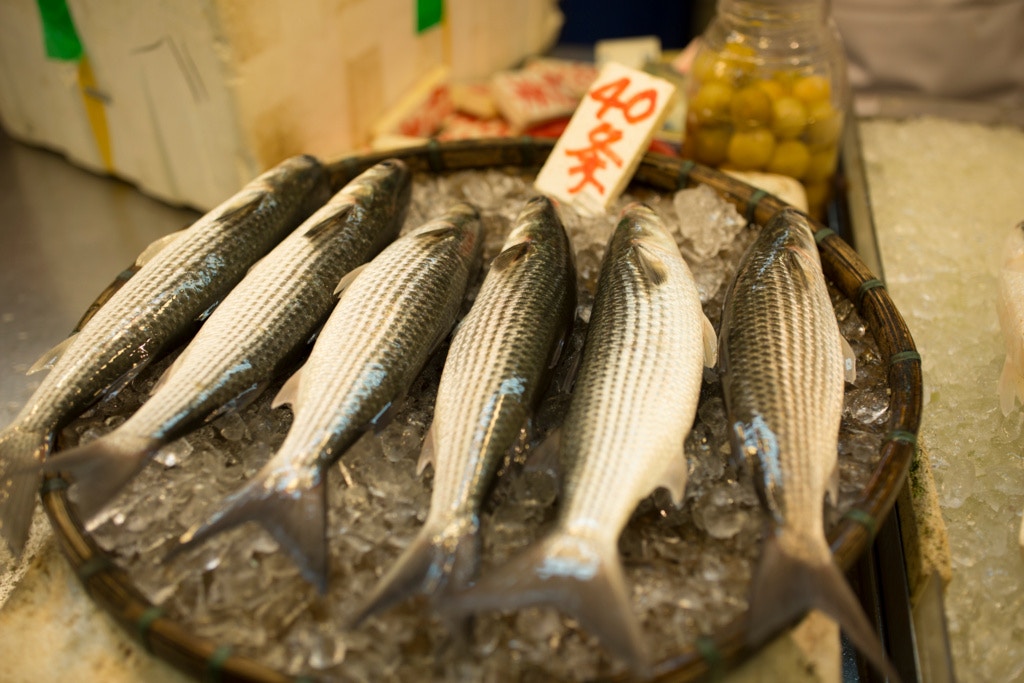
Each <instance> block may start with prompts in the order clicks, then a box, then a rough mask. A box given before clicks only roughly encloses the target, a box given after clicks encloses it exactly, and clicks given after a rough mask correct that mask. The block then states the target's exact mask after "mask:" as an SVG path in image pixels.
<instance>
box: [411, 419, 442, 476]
mask: <svg viewBox="0 0 1024 683" xmlns="http://www.w3.org/2000/svg"><path fill="white" fill-rule="evenodd" d="M436 462H437V455H436V452H435V449H434V425H433V424H431V425H430V428H429V429H428V430H427V435H426V436H425V437H423V447H422V448H421V449H420V459H419V460H417V461H416V475H417V476H420V475H422V474H423V471H424V470H425V469H427V465H431V466H434V467H435V468H436V465H435V463H436Z"/></svg>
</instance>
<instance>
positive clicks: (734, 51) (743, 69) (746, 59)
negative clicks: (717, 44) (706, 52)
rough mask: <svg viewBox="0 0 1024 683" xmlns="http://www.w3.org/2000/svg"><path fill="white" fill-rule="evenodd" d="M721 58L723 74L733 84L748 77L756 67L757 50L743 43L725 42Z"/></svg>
mask: <svg viewBox="0 0 1024 683" xmlns="http://www.w3.org/2000/svg"><path fill="white" fill-rule="evenodd" d="M721 59H722V61H723V62H725V75H726V76H727V77H728V78H729V79H730V80H731V81H732V83H733V84H734V85H737V84H739V83H741V82H743V81H744V80H746V79H748V78H749V77H750V76H752V75H753V73H754V71H755V70H756V69H757V61H756V60H757V50H755V49H754V48H753V47H751V46H750V45H744V44H743V43H735V42H732V43H726V44H725V47H724V48H722V54H721Z"/></svg>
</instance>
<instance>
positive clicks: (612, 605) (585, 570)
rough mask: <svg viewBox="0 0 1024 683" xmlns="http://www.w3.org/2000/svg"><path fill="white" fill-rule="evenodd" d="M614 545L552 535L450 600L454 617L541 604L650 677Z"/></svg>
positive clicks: (641, 639)
mask: <svg viewBox="0 0 1024 683" xmlns="http://www.w3.org/2000/svg"><path fill="white" fill-rule="evenodd" d="M617 552H618V548H617V546H616V545H615V544H614V543H610V544H609V543H600V542H597V541H594V540H593V539H587V538H579V537H576V536H570V535H566V534H553V535H550V536H548V537H546V538H544V539H542V540H541V541H540V542H538V543H536V544H534V545H533V546H531V547H529V548H527V549H526V550H525V551H524V552H523V553H522V554H521V555H519V556H518V557H515V558H513V559H512V560H511V561H509V562H506V563H505V564H503V565H502V566H500V567H498V568H496V569H495V571H494V572H493V573H491V574H485V575H484V576H483V577H482V578H481V579H480V581H478V582H477V583H476V584H475V585H473V586H472V587H471V588H469V589H467V590H465V591H463V592H462V593H461V594H458V595H456V596H454V597H453V598H452V599H451V601H450V604H451V608H452V610H453V611H455V612H469V611H480V610H485V609H512V608H520V607H526V606H529V605H537V604H546V605H551V606H553V607H556V608H557V609H559V610H560V611H561V612H563V613H564V614H566V615H568V616H572V617H573V618H576V619H578V620H579V622H580V624H582V626H583V627H584V628H585V629H586V630H587V631H589V632H590V633H592V634H594V635H595V636H597V638H598V639H599V640H600V641H601V642H602V643H603V644H604V646H605V647H606V648H608V650H609V651H611V652H612V653H614V654H615V655H616V656H618V657H620V658H621V659H622V660H624V661H625V662H626V663H628V664H629V666H630V668H631V669H632V671H633V672H634V673H635V674H636V675H638V676H641V677H643V678H647V677H649V675H650V673H651V665H650V661H649V659H648V655H647V652H646V648H645V646H644V636H643V633H642V631H641V629H640V625H639V623H638V622H637V620H636V618H635V616H634V615H633V608H632V604H631V603H630V598H629V592H628V590H627V587H626V580H625V575H624V574H623V572H622V565H621V564H620V563H619V558H618V555H617Z"/></svg>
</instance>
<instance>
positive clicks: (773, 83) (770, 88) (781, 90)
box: [754, 78, 787, 102]
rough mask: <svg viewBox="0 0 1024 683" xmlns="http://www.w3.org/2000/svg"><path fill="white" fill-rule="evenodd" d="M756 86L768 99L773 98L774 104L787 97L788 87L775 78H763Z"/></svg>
mask: <svg viewBox="0 0 1024 683" xmlns="http://www.w3.org/2000/svg"><path fill="white" fill-rule="evenodd" d="M754 85H755V86H756V87H758V88H760V89H761V90H763V91H764V92H765V93H766V94H767V95H768V97H770V98H772V101H773V102H774V101H775V100H778V99H779V98H782V97H785V96H786V92H787V91H786V87H785V86H784V85H782V83H780V82H779V81H777V80H775V79H774V78H762V79H761V80H759V81H758V82H757V83H755V84H754Z"/></svg>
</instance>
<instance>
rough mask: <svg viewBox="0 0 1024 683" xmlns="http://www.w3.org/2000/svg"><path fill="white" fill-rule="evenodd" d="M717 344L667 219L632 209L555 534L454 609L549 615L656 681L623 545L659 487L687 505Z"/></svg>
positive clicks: (586, 357) (607, 260)
mask: <svg viewBox="0 0 1024 683" xmlns="http://www.w3.org/2000/svg"><path fill="white" fill-rule="evenodd" d="M714 339H715V334H714V329H713V328H712V327H711V323H710V322H708V320H707V318H706V317H705V316H704V313H703V310H702V308H701V302H700V297H699V295H698V292H697V286H696V283H695V282H694V280H693V275H692V273H691V272H690V269H689V267H688V266H687V265H686V262H685V261H684V260H683V258H682V256H681V255H680V253H679V248H678V247H677V246H676V243H675V241H674V240H673V238H672V236H671V234H669V232H668V230H667V228H666V227H665V225H664V224H663V223H662V221H661V219H660V218H659V217H658V215H657V214H656V213H655V212H654V211H653V210H652V209H650V208H649V207H647V206H644V205H642V204H635V203H634V204H630V205H629V206H627V207H626V208H625V209H624V210H623V213H622V215H621V217H620V219H619V222H618V225H617V227H616V228H615V231H614V232H613V234H612V236H611V239H610V240H609V243H608V248H607V251H606V253H605V257H604V260H603V262H602V265H601V273H600V276H599V279H598V286H597V293H596V295H595V298H594V306H593V310H592V313H591V318H590V326H589V328H588V331H587V339H586V342H585V344H584V348H583V357H582V360H581V362H580V368H579V375H578V379H577V381H576V385H575V388H574V389H573V395H572V399H571V401H570V404H569V410H568V413H567V414H566V417H565V422H564V426H563V428H562V430H561V431H562V433H561V437H560V439H559V443H560V446H559V459H560V461H561V464H562V468H563V470H564V471H565V474H564V477H565V483H564V487H563V491H562V494H561V496H560V502H559V506H560V507H559V512H558V515H557V518H556V520H555V523H554V526H553V528H552V529H551V530H550V531H549V532H548V533H547V534H546V535H545V536H544V537H543V538H541V539H540V540H539V541H538V542H537V543H535V544H533V545H531V546H530V547H529V548H527V549H526V550H525V551H523V552H522V553H521V554H520V555H518V556H517V557H515V558H513V559H512V560H510V561H509V562H506V563H505V564H503V565H502V566H501V567H497V568H495V569H494V570H493V571H492V572H490V573H487V572H485V573H484V574H483V576H482V577H481V579H480V581H478V582H477V583H476V584H475V585H474V586H473V587H471V588H469V589H468V590H466V591H465V592H464V593H462V594H461V595H459V596H456V598H455V599H454V600H452V605H451V609H452V610H453V611H456V612H464V611H477V610H481V609H508V608H511V607H524V606H526V605H531V604H537V603H544V604H550V605H553V606H556V607H559V608H561V609H562V610H563V611H565V612H567V613H568V614H570V615H571V616H572V617H574V618H576V619H578V620H579V622H580V623H581V625H582V626H583V627H584V628H585V629H588V630H590V631H591V632H593V633H594V634H595V635H597V637H598V638H599V639H600V640H601V641H602V642H603V643H604V645H605V646H606V647H608V648H609V650H611V651H612V652H613V653H615V654H616V655H617V656H619V657H620V658H622V659H623V660H625V661H626V662H628V663H629V665H630V666H631V667H632V668H633V670H634V672H636V673H638V674H640V675H647V674H649V673H650V670H649V662H648V661H647V655H646V652H645V647H644V638H643V634H642V632H641V630H640V626H639V624H638V623H637V622H636V618H635V617H634V616H633V613H632V605H631V603H630V597H629V594H628V591H627V587H626V582H625V577H624V575H623V572H622V566H621V563H620V562H619V558H618V545H617V541H618V537H619V535H620V533H621V532H622V529H623V527H624V526H625V524H626V522H627V521H628V520H629V517H630V515H631V514H632V512H633V510H634V509H635V508H636V506H637V504H638V503H639V502H640V500H641V499H642V498H644V497H645V496H647V495H648V494H649V493H651V492H652V491H653V490H654V489H656V488H658V487H665V488H667V489H669V491H670V492H671V494H672V497H673V500H674V501H675V503H676V504H680V503H681V502H682V497H683V492H684V488H685V484H686V474H687V464H686V458H685V455H684V451H683V443H684V441H685V439H686V435H687V434H688V433H689V431H690V428H691V427H692V425H693V420H694V417H695V415H696V410H697V403H698V400H699V397H700V387H701V380H702V377H703V367H704V365H713V364H714V356H715V342H714Z"/></svg>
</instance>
